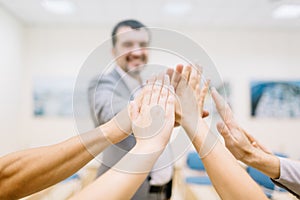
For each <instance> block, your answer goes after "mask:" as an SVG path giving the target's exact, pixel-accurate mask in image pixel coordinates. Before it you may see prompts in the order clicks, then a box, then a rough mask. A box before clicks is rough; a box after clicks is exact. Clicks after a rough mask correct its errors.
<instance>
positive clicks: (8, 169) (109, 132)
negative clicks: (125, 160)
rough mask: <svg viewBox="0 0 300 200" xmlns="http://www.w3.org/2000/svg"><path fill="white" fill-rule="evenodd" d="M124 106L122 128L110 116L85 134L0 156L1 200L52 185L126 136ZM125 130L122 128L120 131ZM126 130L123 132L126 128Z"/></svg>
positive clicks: (127, 120) (19, 196) (126, 117)
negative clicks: (104, 122) (107, 120)
mask: <svg viewBox="0 0 300 200" xmlns="http://www.w3.org/2000/svg"><path fill="white" fill-rule="evenodd" d="M126 113H127V108H125V110H123V111H121V115H122V116H123V122H122V125H123V126H122V129H120V126H119V125H118V124H117V123H116V121H118V120H116V118H113V119H112V120H110V121H109V122H107V123H106V124H103V125H101V126H100V127H98V128H95V129H93V130H91V131H88V132H86V133H83V134H80V135H78V136H74V137H72V138H70V139H68V140H66V141H63V142H61V143H58V144H55V145H50V146H46V147H39V148H33V149H28V150H23V151H19V152H14V153H11V154H8V155H6V156H4V157H1V158H0V199H19V198H22V197H24V196H27V195H30V194H33V193H35V192H38V191H41V190H43V189H45V188H47V187H49V186H51V185H54V184H56V183H58V182H60V181H62V180H64V179H65V178H67V177H69V176H71V175H72V174H73V173H75V172H76V171H78V170H79V169H80V168H82V167H83V166H84V165H86V164H87V163H88V162H89V161H91V160H92V159H93V158H94V156H95V155H98V154H99V153H100V152H101V151H103V150H104V149H105V148H106V147H108V146H109V145H111V143H112V142H115V143H116V142H119V141H121V140H123V139H124V138H126V137H127V136H128V132H127V131H129V129H130V127H131V125H130V124H126V123H127V122H129V121H130V119H129V118H128V117H129V115H128V114H126ZM123 130H124V131H123ZM125 130H126V131H125Z"/></svg>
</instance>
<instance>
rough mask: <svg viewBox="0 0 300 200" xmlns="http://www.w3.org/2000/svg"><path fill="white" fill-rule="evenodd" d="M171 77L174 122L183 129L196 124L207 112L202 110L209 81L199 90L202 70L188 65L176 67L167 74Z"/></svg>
mask: <svg viewBox="0 0 300 200" xmlns="http://www.w3.org/2000/svg"><path fill="white" fill-rule="evenodd" d="M167 73H168V74H169V75H171V76H172V80H171V84H172V85H173V87H174V88H175V93H176V97H177V101H176V104H175V105H176V106H175V108H176V109H175V110H176V111H175V116H176V117H175V121H176V123H177V124H181V125H182V126H183V127H184V128H186V127H187V126H189V125H191V124H193V125H195V124H197V123H198V121H199V120H200V121H201V120H202V118H203V117H206V116H208V112H207V111H204V110H203V106H204V99H205V96H206V94H207V92H208V86H209V81H207V82H205V84H204V86H203V87H202V88H201V89H200V81H201V76H202V70H201V69H200V68H197V69H196V68H195V67H192V66H190V65H188V66H186V67H183V65H177V67H176V70H175V71H173V70H171V69H169V70H168V72H167Z"/></svg>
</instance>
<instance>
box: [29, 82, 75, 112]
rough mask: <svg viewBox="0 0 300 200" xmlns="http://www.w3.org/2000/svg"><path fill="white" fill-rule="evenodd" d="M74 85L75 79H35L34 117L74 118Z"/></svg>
mask: <svg viewBox="0 0 300 200" xmlns="http://www.w3.org/2000/svg"><path fill="white" fill-rule="evenodd" d="M74 83H75V79H73V78H63V77H62V78H56V77H55V78H54V77H52V78H49V77H46V78H45V77H44V78H40V77H39V78H34V83H33V102H34V110H33V114H34V116H48V117H49V116H51V117H72V116H73V108H72V98H73V87H74Z"/></svg>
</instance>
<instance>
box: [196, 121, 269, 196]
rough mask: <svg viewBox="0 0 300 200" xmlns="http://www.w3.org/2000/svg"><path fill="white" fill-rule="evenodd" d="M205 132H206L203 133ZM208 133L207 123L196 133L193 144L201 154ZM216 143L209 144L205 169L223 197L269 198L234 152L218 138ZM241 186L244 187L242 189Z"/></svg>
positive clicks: (204, 162) (204, 159)
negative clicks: (233, 154) (244, 168)
mask: <svg viewBox="0 0 300 200" xmlns="http://www.w3.org/2000/svg"><path fill="white" fill-rule="evenodd" d="M203 133H204V134H203ZM206 133H208V134H212V133H210V132H209V129H208V127H207V126H206V125H201V128H200V129H199V131H198V134H196V136H195V138H194V140H193V144H194V146H195V148H196V150H197V151H198V153H199V154H200V156H201V155H202V154H203V152H201V151H202V150H203V145H207V144H205V142H203V141H205V138H206V137H207V135H205V134H206ZM215 142H216V143H215V144H214V145H212V144H209V146H210V148H211V149H209V148H208V147H206V149H209V151H207V152H205V154H206V155H205V157H204V158H203V159H202V161H203V164H204V166H205V169H206V171H207V173H208V175H209V177H210V179H211V181H212V183H213V185H214V187H215V188H216V190H217V192H218V194H219V195H220V196H221V198H222V199H229V200H232V199H267V198H266V197H265V195H264V194H263V192H262V190H261V189H260V188H259V186H258V185H257V184H256V183H255V182H254V181H253V180H252V179H251V178H250V176H249V175H248V174H247V173H246V171H245V170H243V169H242V168H241V167H240V166H239V164H238V163H237V161H236V159H235V158H234V157H233V156H232V154H231V153H230V152H229V151H228V150H227V149H226V148H225V146H224V145H223V144H222V143H221V142H220V141H219V139H217V140H216V141H215ZM200 145H201V146H200ZM240 188H243V189H242V190H241V189H240Z"/></svg>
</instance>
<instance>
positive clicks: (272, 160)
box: [242, 149, 280, 179]
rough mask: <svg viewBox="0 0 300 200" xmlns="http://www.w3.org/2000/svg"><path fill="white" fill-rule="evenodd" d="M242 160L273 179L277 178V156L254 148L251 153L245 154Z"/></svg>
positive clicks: (278, 167)
mask: <svg viewBox="0 0 300 200" xmlns="http://www.w3.org/2000/svg"><path fill="white" fill-rule="evenodd" d="M242 161H243V162H244V163H245V164H247V165H249V166H251V167H254V168H256V169H258V170H259V171H261V172H262V173H264V174H266V175H267V176H269V177H271V178H273V179H277V178H279V176H280V161H279V158H277V157H276V156H275V155H272V154H267V153H265V152H263V151H261V150H260V149H255V150H254V151H253V153H251V155H248V156H246V157H245V158H244V159H243V160H242Z"/></svg>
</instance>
